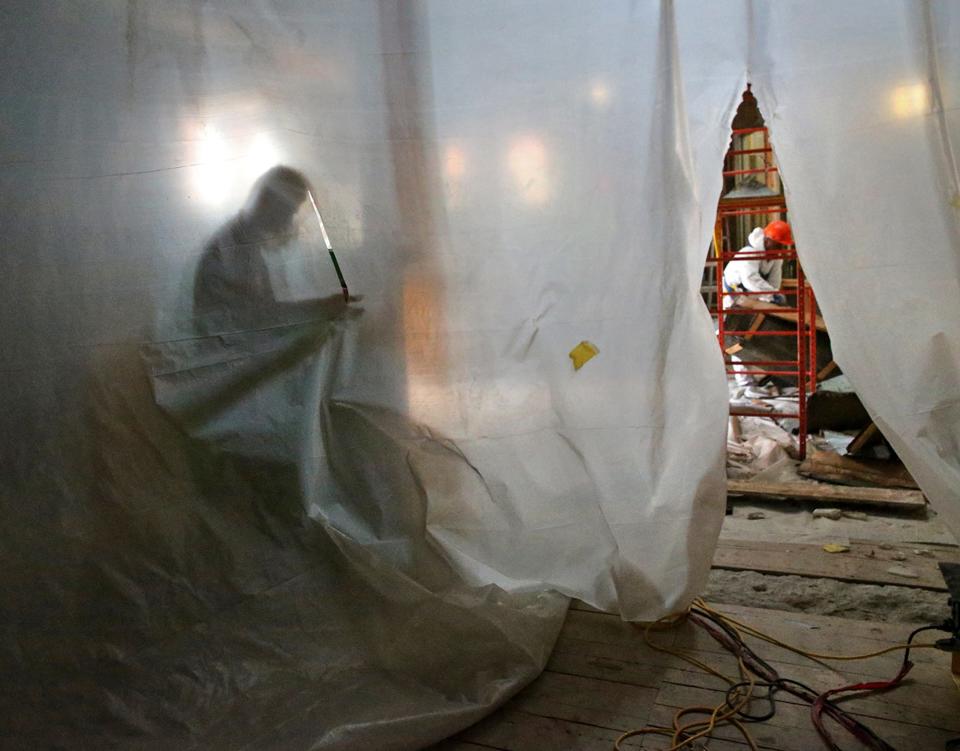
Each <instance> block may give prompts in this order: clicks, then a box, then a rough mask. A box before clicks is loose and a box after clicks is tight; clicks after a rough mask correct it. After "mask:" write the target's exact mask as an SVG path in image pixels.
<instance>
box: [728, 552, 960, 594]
mask: <svg viewBox="0 0 960 751" xmlns="http://www.w3.org/2000/svg"><path fill="white" fill-rule="evenodd" d="M849 548H850V550H849V551H847V552H845V553H828V552H826V551H825V550H824V549H823V547H822V546H821V545H810V544H806V543H782V542H764V541H762V540H730V539H721V540H720V541H719V542H718V544H717V550H716V553H715V554H714V557H713V567H714V568H720V569H730V570H733V571H759V572H761V573H764V574H792V575H794V576H812V577H818V578H827V579H839V580H840V581H847V582H856V583H858V584H894V585H897V586H901V587H919V588H921V589H930V590H935V591H937V592H946V586H945V584H944V581H943V576H942V575H941V574H940V569H939V568H937V561H938V560H960V556H958V555H957V553H956V551H955V550H951V549H949V548H947V549H938V550H932V549H930V548H926V547H923V546H918V545H886V546H885V547H884V548H881V547H880V546H879V545H876V544H873V543H869V542H855V541H851V542H850V544H849ZM920 549H922V550H924V551H925V552H929V555H932V556H938V557H926V556H922V555H917V554H915V553H914V551H915V550H920ZM897 557H903V558H904V560H897ZM897 571H900V572H901V573H899V574H898V573H896V572H897ZM910 573H912V574H915V576H908V575H905V574H910Z"/></svg>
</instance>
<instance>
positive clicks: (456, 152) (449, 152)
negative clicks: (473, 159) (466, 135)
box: [443, 146, 467, 180]
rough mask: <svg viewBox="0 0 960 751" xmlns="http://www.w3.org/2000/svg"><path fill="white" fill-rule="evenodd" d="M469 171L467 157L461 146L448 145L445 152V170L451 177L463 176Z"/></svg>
mask: <svg viewBox="0 0 960 751" xmlns="http://www.w3.org/2000/svg"><path fill="white" fill-rule="evenodd" d="M466 171H467V157H466V155H465V154H464V153H463V149H461V148H460V147H459V146H447V148H446V151H444V153H443V172H444V174H445V175H446V176H447V177H448V178H451V179H454V180H455V179H458V178H461V177H463V175H464V174H465V173H466Z"/></svg>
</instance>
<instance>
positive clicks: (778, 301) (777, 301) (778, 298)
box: [770, 293, 787, 305]
mask: <svg viewBox="0 0 960 751" xmlns="http://www.w3.org/2000/svg"><path fill="white" fill-rule="evenodd" d="M770 302H772V303H773V304H774V305H786V304H787V298H786V296H784V295H781V294H780V293H777V294H775V295H773V296H771V297H770Z"/></svg>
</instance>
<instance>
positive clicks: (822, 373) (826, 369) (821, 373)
mask: <svg viewBox="0 0 960 751" xmlns="http://www.w3.org/2000/svg"><path fill="white" fill-rule="evenodd" d="M836 369H837V362H836V360H831V361H830V362H828V363H827V364H826V365H824V366H823V367H822V368H821V369H820V370H818V371H817V383H820V381H822V380H824V379H826V377H827V376H828V375H830V374H831V373H832V372H833V371H835V370H836Z"/></svg>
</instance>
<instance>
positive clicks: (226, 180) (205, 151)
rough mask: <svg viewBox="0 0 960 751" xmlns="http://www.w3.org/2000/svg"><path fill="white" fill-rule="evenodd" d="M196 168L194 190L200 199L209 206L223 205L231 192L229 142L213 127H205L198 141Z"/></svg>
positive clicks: (194, 171)
mask: <svg viewBox="0 0 960 751" xmlns="http://www.w3.org/2000/svg"><path fill="white" fill-rule="evenodd" d="M196 148H197V154H196V161H197V162H199V164H198V165H197V166H196V167H195V168H194V170H193V174H194V190H196V192H197V195H198V196H199V197H200V199H201V200H202V201H203V202H204V203H206V204H209V205H212V206H216V205H219V204H221V203H223V200H224V199H225V198H226V197H227V194H228V192H229V191H230V184H231V182H232V177H233V175H232V174H231V173H232V171H233V170H232V169H231V166H230V164H229V163H228V162H227V157H228V156H229V154H228V150H227V142H226V139H224V137H223V135H222V134H221V133H220V131H219V130H217V129H216V128H215V127H213V126H212V125H209V124H207V125H204V126H203V129H202V130H201V131H200V138H199V139H198V140H197V147H196Z"/></svg>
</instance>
